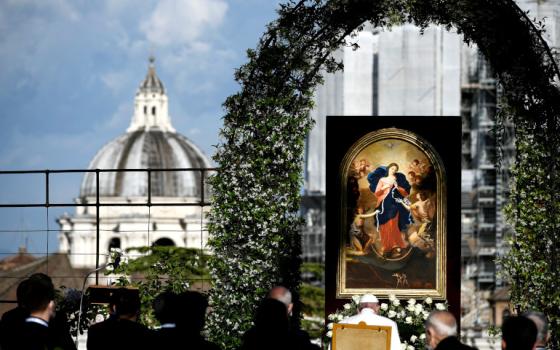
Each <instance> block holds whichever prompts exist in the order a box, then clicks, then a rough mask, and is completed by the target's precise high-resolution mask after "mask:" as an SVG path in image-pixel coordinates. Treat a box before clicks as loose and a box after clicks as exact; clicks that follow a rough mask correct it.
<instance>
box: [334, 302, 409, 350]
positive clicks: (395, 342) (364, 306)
mask: <svg viewBox="0 0 560 350" xmlns="http://www.w3.org/2000/svg"><path fill="white" fill-rule="evenodd" d="M358 310H359V312H358V314H357V315H355V316H350V317H347V318H345V319H343V320H342V321H340V322H339V323H345V324H358V323H360V322H365V323H366V324H367V325H368V326H390V327H391V350H401V341H400V338H399V329H398V328H397V324H396V323H395V322H394V321H393V320H391V319H388V318H387V317H383V316H379V315H378V314H377V312H378V311H379V300H377V298H376V297H375V295H372V294H364V295H362V296H361V298H360V302H359V303H358Z"/></svg>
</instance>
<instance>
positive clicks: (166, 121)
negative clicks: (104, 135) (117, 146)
mask: <svg viewBox="0 0 560 350" xmlns="http://www.w3.org/2000/svg"><path fill="white" fill-rule="evenodd" d="M148 61H149V64H148V74H146V77H145V78H144V80H143V81H142V83H141V84H140V87H139V88H138V92H137V93H136V97H135V98H134V115H133V116H132V120H131V122H130V126H129V127H128V129H127V130H126V131H127V132H133V131H137V130H150V129H158V130H160V131H169V132H175V129H174V128H173V126H172V125H171V120H170V118H169V111H168V105H167V95H166V94H165V88H164V87H163V83H162V82H161V80H160V79H159V77H158V76H157V74H156V66H155V61H156V59H155V57H154V56H153V55H150V57H149V58H148Z"/></svg>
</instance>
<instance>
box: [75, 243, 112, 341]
mask: <svg viewBox="0 0 560 350" xmlns="http://www.w3.org/2000/svg"><path fill="white" fill-rule="evenodd" d="M113 252H114V253H116V254H115V258H114V260H113V262H111V263H105V264H103V265H101V266H99V267H98V268H96V269H95V270H91V271H89V272H88V273H87V274H86V276H85V277H84V283H83V284H82V294H81V296H80V310H79V311H78V329H77V330H76V340H75V341H74V344H75V345H76V349H77V348H78V338H79V337H80V322H81V320H82V308H83V304H84V290H85V288H86V283H87V280H88V278H89V276H90V275H91V274H92V273H96V272H97V271H101V270H105V269H106V268H107V267H112V268H113V270H115V269H116V268H118V267H119V266H120V264H121V256H122V253H121V252H120V251H118V250H113V251H111V253H113Z"/></svg>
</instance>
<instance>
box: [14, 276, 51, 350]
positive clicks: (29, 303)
mask: <svg viewBox="0 0 560 350" xmlns="http://www.w3.org/2000/svg"><path fill="white" fill-rule="evenodd" d="M26 284H27V285H26V287H25V288H24V291H23V292H24V294H23V296H22V297H23V300H22V302H23V305H24V307H25V308H26V309H27V310H28V311H29V315H28V316H27V317H26V319H25V321H24V323H23V324H22V326H21V328H20V330H19V331H18V332H17V333H18V337H19V340H18V342H17V345H16V347H15V348H14V349H26V350H35V349H37V350H39V349H41V350H44V349H49V350H50V349H55V348H57V347H59V345H60V344H57V343H56V340H57V339H56V337H55V336H54V332H53V330H52V328H50V327H49V322H51V320H52V318H53V316H54V314H55V308H56V305H55V301H54V297H55V292H54V287H53V285H52V282H51V281H50V278H44V277H42V276H39V277H36V276H32V277H30V278H29V279H28V280H27V283H26ZM49 328H50V329H49ZM8 349H9V348H8Z"/></svg>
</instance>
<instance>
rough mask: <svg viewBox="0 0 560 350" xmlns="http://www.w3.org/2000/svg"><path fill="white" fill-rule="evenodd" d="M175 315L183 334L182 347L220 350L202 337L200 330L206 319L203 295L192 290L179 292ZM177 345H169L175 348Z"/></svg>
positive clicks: (205, 300)
mask: <svg viewBox="0 0 560 350" xmlns="http://www.w3.org/2000/svg"><path fill="white" fill-rule="evenodd" d="M178 303H179V306H178V308H177V310H178V312H179V313H178V316H177V328H178V331H179V332H181V334H183V343H184V344H185V345H184V346H182V348H185V349H198V350H220V347H219V346H217V345H216V344H214V343H211V342H209V341H207V340H206V339H204V337H203V336H202V334H201V332H202V329H203V328H204V324H205V321H206V309H207V308H208V300H207V299H206V297H205V296H204V295H202V294H201V293H198V292H194V291H187V292H183V293H181V294H179V296H178ZM176 348H177V346H174V347H170V349H176Z"/></svg>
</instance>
